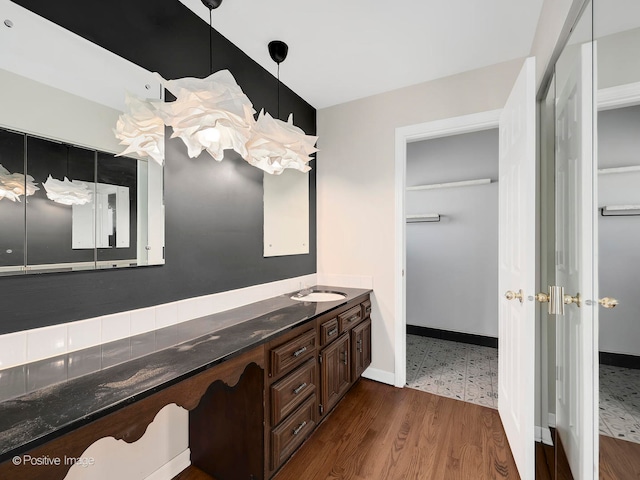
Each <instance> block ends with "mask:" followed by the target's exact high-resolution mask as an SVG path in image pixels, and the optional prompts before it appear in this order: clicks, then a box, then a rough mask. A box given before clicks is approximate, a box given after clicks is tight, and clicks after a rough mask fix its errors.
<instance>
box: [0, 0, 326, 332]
mask: <svg viewBox="0 0 640 480" xmlns="http://www.w3.org/2000/svg"><path fill="white" fill-rule="evenodd" d="M15 3H17V4H19V5H21V6H23V7H25V8H28V9H29V10H32V11H34V12H35V13H37V14H39V15H41V16H43V17H45V18H47V19H49V20H51V21H53V22H55V23H57V24H59V25H61V26H63V27H65V28H67V29H69V30H71V31H73V32H75V33H77V34H79V35H81V36H83V37H85V38H87V39H89V40H91V41H93V42H95V43H97V44H99V45H101V46H102V47H104V48H107V49H108V50H111V51H112V52H114V53H116V54H118V55H120V56H122V57H124V58H126V59H128V60H130V61H132V62H134V63H136V64H138V65H140V66H142V67H144V68H146V69H147V70H150V71H157V72H159V73H160V74H161V75H162V76H163V77H164V78H167V79H173V78H178V77H183V76H195V77H204V76H206V75H208V74H209V27H208V25H207V24H206V23H205V22H203V21H202V20H201V19H200V18H199V17H197V16H196V15H195V14H194V13H192V12H191V11H190V10H188V9H187V8H186V7H185V6H184V5H182V3H180V2H179V1H178V0H156V1H154V2H148V1H146V2H143V1H141V0H114V1H111V2H104V1H97V0H85V1H82V2H78V1H77V0H60V1H57V2H42V1H40V0H16V1H15ZM214 14H215V11H214ZM266 48H267V46H266V45H265V49H266ZM223 68H227V69H229V70H230V71H231V73H232V74H233V75H234V76H235V78H236V80H237V82H238V84H239V85H240V86H241V87H242V89H243V90H244V92H245V93H246V94H247V95H248V97H249V98H250V99H251V101H252V102H253V104H254V107H255V109H256V110H258V111H259V110H260V109H261V108H265V109H266V110H267V111H268V112H270V113H271V114H272V115H275V114H276V113H277V97H276V91H277V81H276V79H275V78H274V77H273V76H272V75H271V74H270V73H269V72H267V71H266V70H264V69H263V68H262V67H260V66H259V65H258V64H257V63H255V62H254V61H253V60H251V59H250V58H249V57H248V56H247V55H245V54H244V53H243V52H242V51H241V50H239V49H238V48H237V47H235V46H234V45H233V44H231V43H230V42H229V41H228V40H226V39H225V38H224V37H222V36H221V35H219V34H217V32H214V37H213V69H214V71H216V70H220V69H223ZM310 74H312V72H310ZM280 111H281V113H282V117H283V118H285V116H286V115H288V113H289V112H293V114H294V119H295V123H296V125H298V126H299V127H300V128H302V129H303V130H304V131H305V132H306V133H307V134H315V131H316V111H315V109H314V108H313V107H312V106H311V105H309V104H308V103H307V102H305V101H304V100H303V99H302V98H300V97H299V96H297V95H296V94H295V93H294V92H292V91H291V90H290V89H288V88H286V87H285V86H283V88H281V92H280ZM170 133H171V132H170V130H168V131H167V136H166V138H167V139H166V166H165V225H166V235H165V245H166V249H165V256H166V264H165V265H164V266H157V267H137V268H128V269H114V270H107V271H95V272H73V273H59V274H58V273H48V274H41V275H25V276H13V277H2V278H0V312H2V313H1V316H0V334H2V333H8V332H12V331H18V330H24V329H30V328H36V327H42V326H45V325H53V324H57V323H63V322H68V321H73V320H79V319H83V318H91V317H94V316H99V315H105V314H109V313H115V312H119V311H125V310H130V309H135V308H141V307H146V306H151V305H155V304H159V303H165V302H171V301H176V300H180V299H184V298H189V297H194V296H199V295H206V294H210V293H216V292H221V291H226V290H231V289H235V288H241V287H246V286H249V285H255V284H260V283H265V282H271V281H276V280H281V279H284V278H290V277H294V276H298V275H306V274H310V273H314V272H315V271H316V188H315V162H312V167H313V168H314V169H313V170H312V171H311V175H310V212H309V222H310V254H308V255H292V256H285V257H273V258H264V257H263V255H262V254H263V245H262V238H263V198H262V197H263V189H262V171H260V170H258V169H256V168H255V167H252V166H250V165H249V164H248V163H246V162H245V161H244V160H242V159H241V158H240V157H239V156H238V155H237V154H235V153H233V152H230V153H228V154H227V155H226V156H225V159H224V160H223V161H222V162H220V163H218V162H216V161H214V160H213V159H211V158H210V157H209V156H208V155H206V154H202V155H201V156H200V157H198V158H196V159H190V158H188V156H187V153H186V148H185V146H184V144H183V143H182V141H181V140H180V139H173V140H172V139H169V135H170Z"/></svg>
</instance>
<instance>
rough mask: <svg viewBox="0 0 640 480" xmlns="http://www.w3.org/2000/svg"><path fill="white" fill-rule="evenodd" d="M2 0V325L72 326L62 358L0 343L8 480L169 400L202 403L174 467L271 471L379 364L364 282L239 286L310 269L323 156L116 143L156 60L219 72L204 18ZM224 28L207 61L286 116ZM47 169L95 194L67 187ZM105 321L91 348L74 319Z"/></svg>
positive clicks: (305, 116) (55, 470)
mask: <svg viewBox="0 0 640 480" xmlns="http://www.w3.org/2000/svg"><path fill="white" fill-rule="evenodd" d="M0 7H1V9H2V15H3V18H2V21H4V24H3V25H0V28H1V29H2V37H1V41H0V44H2V46H1V47H0V48H2V52H1V53H2V55H0V56H1V57H2V58H3V62H4V63H3V64H2V65H0V77H1V79H2V82H3V86H4V88H3V89H2V92H1V93H0V101H1V102H2V104H3V109H2V111H1V112H0V164H1V165H2V168H3V169H4V170H2V169H0V174H4V175H6V176H7V178H17V179H18V184H19V185H18V187H16V188H17V189H16V190H15V191H14V192H13V193H11V192H9V193H8V194H7V195H8V196H11V195H14V196H15V195H17V197H19V198H14V200H16V201H11V199H10V198H8V197H5V198H2V199H1V200H0V222H2V225H3V228H2V231H1V233H0V282H1V284H2V291H3V300H2V302H3V303H2V305H1V306H2V324H1V325H0V328H1V330H0V334H5V333H6V334H13V333H14V332H15V334H16V335H20V334H22V332H24V331H27V332H36V333H39V335H40V337H41V338H42V339H45V340H46V337H47V335H48V332H49V330H48V329H51V332H54V331H57V327H58V326H60V325H62V324H64V325H67V326H68V327H64V328H68V332H70V333H69V335H68V337H67V336H66V334H65V338H64V341H63V342H62V343H63V345H62V346H60V345H53V347H52V352H54V353H56V354H51V352H49V354H47V355H42V356H38V355H37V353H34V352H32V350H31V347H32V346H34V345H35V342H32V339H31V338H30V337H29V336H28V335H25V336H24V338H25V342H26V343H25V352H27V353H25V355H24V357H25V358H24V359H23V360H24V361H22V362H20V361H17V362H15V363H14V364H10V365H9V366H8V367H7V366H6V364H5V365H2V359H1V358H0V392H2V395H1V396H0V478H10V479H20V478H29V479H33V478H43V479H44V478H46V479H54V478H59V479H62V478H65V477H66V475H67V473H68V472H69V470H70V468H72V466H73V464H74V463H75V462H77V461H78V459H82V460H80V461H85V460H86V461H87V462H89V461H90V460H89V458H88V456H87V455H85V453H84V452H85V451H86V450H87V448H89V447H90V446H91V445H92V444H94V443H95V442H96V441H98V440H99V439H104V438H105V437H113V438H114V439H118V440H123V441H124V442H126V443H127V444H131V443H134V442H137V441H139V440H140V439H141V438H143V437H144V435H145V434H146V433H148V432H149V431H150V430H151V425H152V424H153V423H154V419H156V418H157V416H159V415H160V414H159V412H161V411H163V409H164V408H165V407H166V406H167V405H170V404H176V405H178V406H180V407H183V408H184V409H185V410H187V411H188V423H189V426H188V446H189V450H190V458H191V467H189V469H187V470H186V471H184V472H182V473H180V478H189V477H188V475H190V473H189V472H192V473H193V472H196V473H194V474H198V475H206V476H208V477H209V478H216V479H220V480H222V479H225V478H234V479H235V478H252V479H263V478H270V477H271V476H273V475H274V474H275V472H276V471H277V470H278V469H279V468H280V466H281V465H282V464H283V463H284V462H285V461H286V460H287V459H288V458H289V457H290V456H291V455H292V454H293V453H294V452H295V450H296V449H297V448H298V447H299V446H300V445H301V444H302V443H303V442H304V440H305V439H306V438H308V436H309V435H310V434H311V433H312V432H313V430H314V428H315V427H316V425H317V424H318V423H319V422H320V421H321V420H322V419H323V418H324V417H325V416H326V415H327V414H328V413H329V412H330V411H331V409H332V408H333V407H334V406H335V405H336V404H337V402H338V401H339V400H340V398H342V396H344V394H345V393H346V392H347V391H348V390H349V388H350V387H351V386H352V385H353V384H354V383H355V382H356V381H357V380H358V378H359V377H360V375H361V374H362V372H363V371H364V370H365V369H366V368H367V366H368V365H369V364H370V363H371V319H370V313H371V300H370V298H369V295H370V293H371V290H369V289H366V288H364V289H358V288H343V287H331V286H315V287H311V288H310V289H306V290H309V291H302V292H299V291H298V289H296V290H294V288H296V287H297V286H298V285H295V286H293V288H292V285H289V288H288V289H287V290H284V289H283V288H284V287H280V288H281V291H280V292H279V293H280V294H279V295H278V294H275V293H271V294H270V295H267V294H263V295H258V297H260V298H259V299H258V300H257V301H256V299H255V298H254V297H255V296H254V297H248V298H253V299H252V300H244V301H242V299H241V300H238V298H240V297H239V295H240V296H241V295H242V291H240V289H242V288H245V287H250V288H254V287H252V286H260V285H261V284H272V283H274V282H275V283H278V282H280V283H279V284H280V285H284V283H283V282H285V283H286V281H287V279H296V278H305V276H309V275H312V274H314V272H315V271H316V245H315V228H316V227H315V214H316V213H315V172H314V170H313V169H312V170H311V172H309V173H300V172H291V171H287V172H285V173H284V174H282V175H279V176H270V175H263V173H262V172H261V171H260V170H258V169H256V168H254V167H252V166H250V165H249V164H247V163H246V162H244V160H242V159H241V158H239V156H238V155H237V154H235V153H233V152H229V154H228V155H225V159H224V160H223V161H222V162H220V163H218V162H214V161H213V160H212V159H211V158H209V157H207V158H205V155H203V156H202V157H201V158H197V159H190V158H187V155H186V152H185V150H186V149H185V148H184V145H183V144H182V143H181V142H180V141H179V140H178V139H174V140H170V139H169V138H168V136H169V135H168V134H167V133H165V136H166V142H165V143H164V145H165V146H166V155H165V160H166V162H165V164H164V166H163V165H161V164H160V163H157V162H154V161H153V160H152V159H150V158H148V157H136V156H135V155H131V156H114V154H116V153H119V152H121V151H122V147H121V146H120V145H118V144H117V140H116V139H115V137H114V135H113V128H114V126H115V124H116V122H117V120H118V117H119V115H120V113H121V111H122V109H123V103H124V98H125V91H128V92H130V93H133V94H135V95H138V96H141V97H144V98H148V99H154V100H158V101H163V100H164V97H165V91H164V89H163V87H162V83H161V81H159V80H158V77H157V76H156V75H155V74H154V73H152V72H158V73H160V74H161V75H162V77H164V78H168V79H172V78H179V77H185V76H194V77H200V78H202V77H204V76H206V75H207V70H208V69H209V55H210V50H209V42H208V38H209V30H210V29H209V27H208V25H206V23H204V22H203V21H202V20H201V19H200V18H198V17H197V16H195V14H193V13H192V12H191V11H190V10H188V9H187V8H186V7H185V6H184V5H182V4H181V3H180V2H178V1H175V0H161V1H159V2H154V4H153V5H148V4H145V3H144V2H131V1H129V0H121V1H116V2H110V3H109V5H108V6H105V4H104V3H103V2H97V1H88V2H80V3H79V2H74V1H71V0H69V1H63V2H57V3H56V4H55V5H52V4H49V5H43V4H42V2H38V1H31V0H20V1H9V0H0ZM34 12H35V14H37V15H41V16H42V17H38V16H37V15H35V14H34ZM96 12H98V13H96ZM87 19H90V20H89V21H88V20H87ZM67 29H68V30H67ZM71 32H74V33H71ZM48 35H52V36H51V37H49V36H48ZM214 35H215V38H214V42H213V44H214V45H215V47H214V50H213V51H214V55H213V62H214V65H213V68H214V69H215V70H219V69H222V68H228V69H229V70H231V71H232V73H233V74H234V76H235V77H236V80H237V81H238V83H239V84H240V85H241V86H242V88H243V90H244V91H245V93H246V94H247V95H248V96H249V97H250V98H251V99H252V101H253V102H255V104H254V106H255V108H256V110H260V109H261V108H265V109H267V110H268V111H271V112H275V111H276V106H277V105H276V87H277V84H276V80H275V78H274V77H273V76H272V75H271V74H270V73H269V72H267V71H265V70H264V69H262V68H261V67H259V66H258V65H257V64H255V62H253V61H251V60H250V59H249V58H248V57H247V56H246V55H244V53H242V52H241V51H240V50H238V49H237V48H236V47H235V46H233V45H232V44H230V43H229V42H228V41H227V40H226V39H224V38H223V37H221V36H219V35H218V34H217V33H214ZM60 42H61V43H60ZM218 63H219V65H217V64H218ZM280 102H281V107H282V110H283V111H285V112H293V113H294V115H295V118H296V124H297V125H298V126H300V128H302V129H303V130H305V132H306V133H307V134H313V133H314V132H315V109H313V108H312V107H311V106H310V105H308V104H307V103H306V102H305V101H304V100H302V99H301V98H300V97H298V96H297V95H296V94H295V93H294V92H292V91H290V90H289V89H287V88H286V87H284V86H283V88H282V94H281V99H280ZM5 107H6V108H5ZM166 132H170V131H169V130H166ZM312 166H313V165H312ZM5 171H6V172H5ZM15 175H18V176H17V177H15ZM49 177H51V178H52V179H54V180H57V181H58V182H60V183H62V184H64V185H65V186H68V183H66V182H69V183H72V184H74V185H75V186H76V187H77V186H80V187H79V188H76V189H75V194H68V192H67V193H65V191H64V188H62V187H60V188H58V190H57V191H58V193H59V195H58V196H57V197H56V194H55V193H56V189H55V188H47V186H45V183H46V182H47V181H48V178H49ZM48 186H49V187H51V184H48ZM52 192H53V193H52ZM87 192H89V193H90V194H87ZM87 198H90V199H91V200H90V201H85V200H87ZM287 206H289V207H291V206H295V208H287V209H285V208H284V207H287ZM284 213H286V215H285V214H284ZM140 267H144V268H140ZM283 279H284V280H283ZM289 283H291V282H289ZM287 285H288V284H287ZM303 286H305V285H300V287H303ZM305 287H306V286H305ZM291 290H294V291H291ZM284 291H287V292H289V293H286V294H282V293H283V292H284ZM226 293H229V294H230V296H233V295H235V297H234V298H233V301H227V303H226V304H228V305H231V307H229V306H227V307H224V306H222V307H221V306H217V307H216V308H213V309H211V310H212V311H208V310H207V309H206V308H204V307H203V308H199V309H197V308H196V309H192V310H193V311H192V312H191V314H190V315H189V316H185V315H183V314H182V313H180V312H178V313H175V316H176V318H177V321H172V322H169V323H167V324H160V323H159V322H158V318H159V317H157V318H156V321H155V323H154V322H151V323H150V324H147V326H146V328H143V329H141V330H140V331H137V330H136V329H135V328H133V321H131V323H130V324H129V325H131V326H130V327H129V329H128V330H126V329H125V330H123V331H120V332H118V333H115V334H114V333H113V331H112V329H111V327H112V326H111V325H110V324H109V322H108V321H109V320H110V318H107V317H114V316H115V317H117V316H118V315H120V313H119V312H125V313H126V312H142V311H147V310H150V309H151V310H152V309H154V308H155V309H156V311H159V310H158V309H160V308H165V307H167V308H169V307H171V308H174V309H175V310H176V312H177V311H178V310H177V309H178V308H179V307H174V305H182V304H183V303H184V302H189V301H191V300H193V302H197V300H198V299H202V302H200V303H199V305H200V306H202V305H205V303H206V301H208V300H207V299H208V298H209V297H210V296H215V295H216V294H220V295H224V294H226ZM225 298H226V297H225ZM222 303H224V302H222ZM194 304H195V303H194ZM226 304H225V305H226ZM194 312H195V313H194ZM132 315H133V313H132ZM98 317H101V318H102V320H101V322H102V323H100V322H98V323H96V322H95V321H94V320H95V319H96V318H98ZM127 318H129V317H127ZM131 318H133V316H132V317H131ZM86 319H90V320H86ZM114 320H115V318H114ZM96 324H97V325H98V329H99V330H100V329H101V330H100V331H99V332H98V333H97V334H96V332H94V331H88V332H85V333H86V335H87V338H89V337H91V338H92V339H93V341H92V342H89V344H86V345H81V346H80V347H77V342H75V339H72V334H71V332H72V329H76V330H78V329H79V328H84V327H83V325H96ZM100 325H101V326H100ZM76 330H74V331H76ZM65 331H67V330H65ZM123 332H124V333H123ZM52 335H53V333H52ZM16 338H17V337H16ZM21 338H22V337H21ZM96 338H97V339H98V341H95V339H96ZM27 340H28V342H27ZM52 342H53V343H55V342H54V341H53V340H52ZM50 343H51V342H50ZM81 343H82V342H81ZM151 453H152V454H155V453H156V452H151ZM93 460H94V461H98V459H93ZM85 466H86V468H87V470H86V475H87V476H88V478H93V477H91V471H90V467H91V464H88V465H85ZM206 476H204V477H198V478H207V477H206ZM74 478H75V477H74Z"/></svg>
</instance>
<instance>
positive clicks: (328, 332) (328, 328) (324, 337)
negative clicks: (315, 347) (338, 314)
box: [320, 318, 339, 345]
mask: <svg viewBox="0 0 640 480" xmlns="http://www.w3.org/2000/svg"><path fill="white" fill-rule="evenodd" d="M338 334H339V332H338V319H337V318H332V319H331V320H328V321H326V322H324V323H322V324H320V345H326V344H328V343H330V342H332V341H333V340H335V339H336V338H338Z"/></svg>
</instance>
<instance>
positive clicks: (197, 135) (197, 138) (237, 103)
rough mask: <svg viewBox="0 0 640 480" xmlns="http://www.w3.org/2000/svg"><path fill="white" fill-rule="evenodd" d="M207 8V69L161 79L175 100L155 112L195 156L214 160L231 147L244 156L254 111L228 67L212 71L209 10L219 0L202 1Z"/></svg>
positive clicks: (191, 154) (210, 14)
mask: <svg viewBox="0 0 640 480" xmlns="http://www.w3.org/2000/svg"><path fill="white" fill-rule="evenodd" d="M202 3H203V4H204V5H205V6H206V7H207V8H208V9H209V71H210V75H209V76H208V77H206V78H202V79H200V78H189V77H188V78H180V79H177V80H164V87H165V88H166V89H167V90H169V91H170V92H171V93H172V94H173V95H174V96H175V97H176V100H175V101H174V102H170V103H164V104H162V105H161V107H160V109H159V114H160V116H161V117H162V119H163V120H164V122H165V123H166V124H167V125H169V126H171V127H172V128H173V134H172V135H171V138H175V137H179V138H181V139H182V141H183V142H184V144H185V145H186V146H187V150H188V155H189V157H191V158H195V157H197V156H198V155H200V153H201V152H202V151H203V150H206V151H207V152H208V153H209V154H210V155H211V156H212V157H213V158H214V159H215V160H217V161H220V160H222V158H223V157H224V150H227V149H232V150H235V151H236V152H238V153H239V154H240V155H242V156H243V157H245V156H246V155H247V150H246V147H245V145H246V143H247V140H249V137H250V135H251V131H252V127H253V125H254V124H255V120H254V118H253V115H254V114H255V110H254V109H253V104H252V103H251V101H250V100H249V98H248V97H247V96H246V95H245V94H244V92H243V91H242V89H241V88H240V87H239V86H238V84H237V83H236V81H235V79H234V78H233V75H231V72H229V70H220V71H218V72H215V73H214V72H213V60H212V54H213V46H212V42H213V38H212V11H213V9H214V8H217V7H219V6H220V4H221V3H222V0H202Z"/></svg>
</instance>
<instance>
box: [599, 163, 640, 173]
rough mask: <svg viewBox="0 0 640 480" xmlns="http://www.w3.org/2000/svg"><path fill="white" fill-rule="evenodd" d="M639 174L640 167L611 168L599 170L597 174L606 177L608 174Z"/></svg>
mask: <svg viewBox="0 0 640 480" xmlns="http://www.w3.org/2000/svg"><path fill="white" fill-rule="evenodd" d="M629 172H640V165H631V166H629V167H613V168H600V169H598V173H599V174H600V175H607V174H609V173H629Z"/></svg>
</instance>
